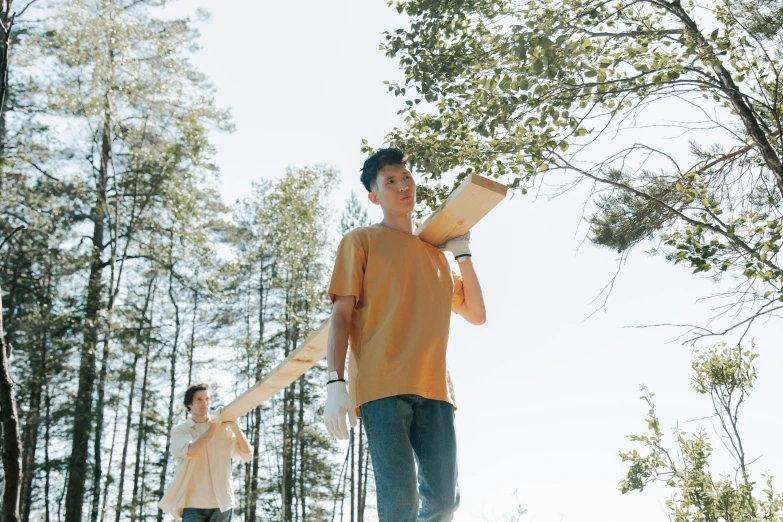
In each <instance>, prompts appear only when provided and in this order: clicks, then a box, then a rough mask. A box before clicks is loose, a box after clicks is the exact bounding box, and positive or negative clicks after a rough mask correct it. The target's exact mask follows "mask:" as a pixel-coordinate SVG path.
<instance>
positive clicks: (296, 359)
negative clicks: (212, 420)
mask: <svg viewBox="0 0 783 522" xmlns="http://www.w3.org/2000/svg"><path fill="white" fill-rule="evenodd" d="M329 322H330V320H329V319H327V320H326V321H324V322H323V323H322V324H321V326H319V327H318V329H317V330H316V331H314V332H313V333H312V334H311V335H310V337H308V338H307V339H305V341H304V342H303V343H302V344H301V345H299V347H297V349H296V350H294V351H293V352H291V353H290V354H289V355H288V357H286V358H285V360H284V361H283V362H281V363H280V364H278V365H277V367H276V368H275V369H274V370H272V371H271V372H269V373H268V374H267V375H266V376H265V377H264V378H263V379H261V380H260V381H258V382H257V383H255V384H254V385H253V386H252V387H251V388H249V389H248V390H247V391H246V392H245V393H243V394H242V395H240V396H239V397H237V398H236V399H234V400H233V401H231V403H230V404H229V405H228V406H226V407H225V409H224V410H223V413H222V414H221V418H222V419H223V420H234V419H237V418H239V417H241V416H242V415H244V414H246V413H247V412H249V411H251V410H253V409H255V408H256V406H258V405H259V404H261V403H262V402H264V401H265V400H267V399H269V398H270V397H272V396H273V395H275V394H276V393H277V392H279V391H280V390H282V389H283V388H285V387H287V386H288V385H289V384H291V383H292V382H294V381H295V380H297V379H298V378H299V377H301V376H302V375H304V374H305V372H307V370H309V369H310V368H312V367H313V366H315V365H316V364H317V363H318V361H320V360H321V359H323V358H324V357H326V339H327V337H328V335H329Z"/></svg>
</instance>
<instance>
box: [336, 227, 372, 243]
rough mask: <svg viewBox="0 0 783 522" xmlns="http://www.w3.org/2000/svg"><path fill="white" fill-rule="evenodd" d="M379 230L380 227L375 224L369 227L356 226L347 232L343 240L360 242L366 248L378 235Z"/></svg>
mask: <svg viewBox="0 0 783 522" xmlns="http://www.w3.org/2000/svg"><path fill="white" fill-rule="evenodd" d="M378 232H379V231H378V227H377V226H375V225H370V226H367V227H356V228H354V229H352V230H349V231H348V232H346V234H345V235H344V236H343V239H342V242H349V243H354V244H360V245H363V246H364V247H365V248H366V247H367V246H369V243H370V241H371V240H372V238H374V237H375V236H377V235H378Z"/></svg>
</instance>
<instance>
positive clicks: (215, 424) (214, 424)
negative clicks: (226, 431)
mask: <svg viewBox="0 0 783 522" xmlns="http://www.w3.org/2000/svg"><path fill="white" fill-rule="evenodd" d="M221 413H223V406H219V407H218V409H216V410H215V413H214V414H212V415H210V418H209V420H210V421H212V427H213V428H217V427H218V426H220V425H221V424H222V423H223V421H222V420H221V419H220V414H221Z"/></svg>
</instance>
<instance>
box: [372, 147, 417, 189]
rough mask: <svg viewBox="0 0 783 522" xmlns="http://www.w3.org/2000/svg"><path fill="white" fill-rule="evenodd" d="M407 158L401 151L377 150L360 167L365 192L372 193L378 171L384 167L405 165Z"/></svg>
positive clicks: (391, 148) (393, 149) (394, 149)
mask: <svg viewBox="0 0 783 522" xmlns="http://www.w3.org/2000/svg"><path fill="white" fill-rule="evenodd" d="M407 163H408V156H407V155H406V154H405V151H404V150H402V149H397V148H394V147H389V148H387V149H378V150H377V151H376V152H375V154H373V155H372V156H370V157H369V158H367V159H366V160H365V162H364V166H363V167H362V176H361V180H362V185H364V188H366V189H367V192H372V191H373V189H372V186H373V185H374V184H375V182H376V181H375V180H376V178H377V177H378V171H379V170H381V169H382V168H383V167H385V166H386V165H400V164H407Z"/></svg>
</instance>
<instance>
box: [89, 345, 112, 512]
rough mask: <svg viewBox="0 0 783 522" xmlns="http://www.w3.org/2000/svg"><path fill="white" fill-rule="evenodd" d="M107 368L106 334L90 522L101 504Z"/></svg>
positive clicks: (102, 360)
mask: <svg viewBox="0 0 783 522" xmlns="http://www.w3.org/2000/svg"><path fill="white" fill-rule="evenodd" d="M108 367H109V335H108V332H107V334H106V336H105V337H104V339H103V354H102V359H101V371H100V377H99V378H98V400H97V402H96V404H95V439H94V446H93V448H94V449H93V454H94V455H95V459H94V460H95V462H94V463H93V480H92V509H91V512H90V522H98V510H99V506H100V504H101V478H102V477H101V476H102V472H103V469H102V467H101V466H102V463H101V453H102V451H101V450H102V448H101V443H102V442H103V405H104V390H105V386H106V374H107V372H108Z"/></svg>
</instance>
